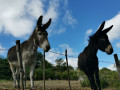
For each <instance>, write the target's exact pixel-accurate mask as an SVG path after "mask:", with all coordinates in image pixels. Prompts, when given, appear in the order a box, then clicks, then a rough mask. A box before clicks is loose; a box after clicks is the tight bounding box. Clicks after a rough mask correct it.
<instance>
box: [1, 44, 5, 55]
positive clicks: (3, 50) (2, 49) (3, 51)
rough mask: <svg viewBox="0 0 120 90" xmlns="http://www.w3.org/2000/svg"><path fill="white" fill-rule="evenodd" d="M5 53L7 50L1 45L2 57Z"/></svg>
mask: <svg viewBox="0 0 120 90" xmlns="http://www.w3.org/2000/svg"><path fill="white" fill-rule="evenodd" d="M5 51H6V50H5V48H4V47H2V46H1V45H0V55H4V54H5Z"/></svg>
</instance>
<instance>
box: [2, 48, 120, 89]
mask: <svg viewBox="0 0 120 90" xmlns="http://www.w3.org/2000/svg"><path fill="white" fill-rule="evenodd" d="M8 50H9V49H0V52H2V51H4V52H7V51H8ZM28 51H30V50H28ZM15 52H16V51H15ZM38 52H43V51H42V50H38ZM48 53H53V54H58V55H60V56H62V57H63V56H65V53H60V52H55V51H52V50H50V51H48ZM12 54H13V56H16V55H15V53H12ZM67 56H68V61H69V58H75V59H77V58H78V57H75V56H71V55H67ZM99 62H102V63H108V64H114V67H116V65H115V63H113V62H107V61H99ZM54 66H55V65H54ZM0 68H1V69H4V71H9V70H10V69H8V66H0ZM109 74H110V73H106V75H105V77H102V76H100V79H101V81H102V83H106V84H110V83H108V82H111V83H112V82H116V84H115V85H114V84H111V85H112V87H111V88H120V83H119V82H120V81H119V79H118V75H117V74H116V76H112V77H110V76H109ZM0 77H3V76H0ZM78 79H79V82H80V84H81V86H83V87H84V85H86V86H90V84H89V82H88V79H87V77H86V76H84V75H83V76H82V77H78ZM106 81H108V82H106ZM106 86H107V85H106Z"/></svg>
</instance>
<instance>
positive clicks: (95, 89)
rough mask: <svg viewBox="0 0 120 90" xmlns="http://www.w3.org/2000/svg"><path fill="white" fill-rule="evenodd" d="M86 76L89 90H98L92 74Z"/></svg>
mask: <svg viewBox="0 0 120 90" xmlns="http://www.w3.org/2000/svg"><path fill="white" fill-rule="evenodd" d="M86 75H87V76H88V79H89V81H90V85H91V89H92V90H98V89H97V86H96V84H95V79H94V73H86Z"/></svg>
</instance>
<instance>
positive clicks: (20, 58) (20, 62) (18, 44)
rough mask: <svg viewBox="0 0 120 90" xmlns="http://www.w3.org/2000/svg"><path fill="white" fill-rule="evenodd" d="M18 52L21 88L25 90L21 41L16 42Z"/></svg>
mask: <svg viewBox="0 0 120 90" xmlns="http://www.w3.org/2000/svg"><path fill="white" fill-rule="evenodd" d="M16 52H17V58H18V62H19V64H20V86H21V89H22V90H24V82H23V74H24V72H23V66H22V56H21V50H20V40H16Z"/></svg>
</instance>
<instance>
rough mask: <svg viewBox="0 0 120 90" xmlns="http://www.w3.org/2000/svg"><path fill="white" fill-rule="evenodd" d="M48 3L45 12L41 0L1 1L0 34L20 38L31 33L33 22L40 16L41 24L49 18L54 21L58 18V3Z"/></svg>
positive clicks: (51, 0)
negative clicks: (41, 17)
mask: <svg viewBox="0 0 120 90" xmlns="http://www.w3.org/2000/svg"><path fill="white" fill-rule="evenodd" d="M52 2H53V0H50V1H49V6H48V8H47V10H45V6H44V4H43V1H42V0H30V1H27V0H21V1H19V0H3V1H0V12H1V16H0V32H1V31H3V30H4V31H3V32H4V33H6V34H11V35H13V36H14V37H22V36H25V35H28V34H30V33H31V32H32V31H33V26H34V20H36V19H38V17H39V16H40V15H43V16H44V19H43V23H44V22H47V21H48V19H49V18H52V19H53V21H55V20H56V19H57V17H58V15H57V7H58V5H57V4H58V2H57V1H55V2H53V3H52Z"/></svg>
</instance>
